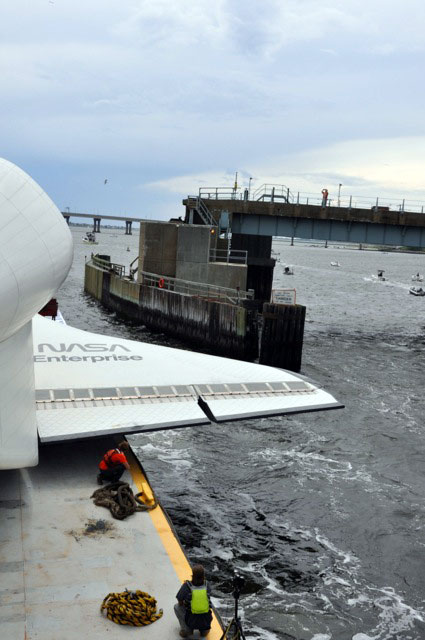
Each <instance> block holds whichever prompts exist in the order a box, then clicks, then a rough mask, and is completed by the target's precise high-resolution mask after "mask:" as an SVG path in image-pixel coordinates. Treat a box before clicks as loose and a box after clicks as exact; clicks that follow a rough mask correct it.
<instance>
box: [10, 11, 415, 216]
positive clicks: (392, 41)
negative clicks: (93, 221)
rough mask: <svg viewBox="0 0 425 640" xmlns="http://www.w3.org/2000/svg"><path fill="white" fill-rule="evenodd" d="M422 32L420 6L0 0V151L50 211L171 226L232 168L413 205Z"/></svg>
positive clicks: (229, 180)
mask: <svg viewBox="0 0 425 640" xmlns="http://www.w3.org/2000/svg"><path fill="white" fill-rule="evenodd" d="M424 25H425V3H424V2H423V0H367V1H366V0H322V1H321V2H319V0H243V1H242V0H216V1H214V0H84V1H82V0H13V2H9V3H6V2H5V1H4V0H3V2H2V11H1V21H0V33H1V39H0V42H1V57H0V65H1V69H0V73H1V79H2V81H1V84H0V92H1V100H0V126H1V144H2V150H1V154H0V155H2V156H3V157H5V158H7V159H9V160H11V161H12V162H15V163H16V164H18V165H19V166H21V167H22V168H23V169H24V170H26V171H27V172H28V173H30V174H31V175H32V176H33V177H34V178H35V179H36V180H37V181H38V182H39V183H40V184H41V185H42V186H43V187H44V188H45V189H46V191H47V192H48V194H49V195H50V196H51V197H52V198H53V200H54V201H55V202H56V204H57V205H58V206H59V207H60V208H61V209H62V210H63V209H65V207H70V208H71V210H75V211H81V212H98V213H105V214H106V213H110V214H118V215H125V214H128V215H132V216H143V217H152V218H159V219H166V218H169V217H170V216H176V215H180V214H182V213H183V207H182V206H181V204H180V203H181V199H182V198H183V197H185V196H186V195H187V194H188V193H197V191H198V188H199V187H200V186H216V185H219V186H221V185H229V186H232V185H233V181H234V174H235V172H236V171H238V174H239V184H241V185H247V184H248V180H249V177H252V178H253V181H252V186H253V188H254V189H255V188H257V187H259V186H260V185H261V184H263V183H276V184H285V185H287V186H288V187H290V188H291V190H292V191H294V192H297V191H301V192H311V193H314V194H316V193H319V192H320V190H321V189H322V188H323V187H327V188H328V190H329V192H330V196H331V197H332V196H335V194H336V192H337V190H338V184H339V183H342V188H341V189H342V193H343V194H349V193H352V194H357V195H361V194H365V195H371V196H388V197H391V198H396V197H397V196H400V197H401V198H403V197H404V198H408V199H415V200H423V201H424V203H425V183H424V177H425V153H424V152H425V131H424V127H425V124H424V122H425V113H424V91H425V89H424V73H423V68H424V48H425V37H424ZM105 180H107V183H106V184H105Z"/></svg>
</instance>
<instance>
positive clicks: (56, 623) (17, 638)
mask: <svg viewBox="0 0 425 640" xmlns="http://www.w3.org/2000/svg"><path fill="white" fill-rule="evenodd" d="M110 446H111V440H110V439H108V440H107V441H103V440H97V441H89V442H84V443H72V444H70V443H66V444H61V445H59V444H55V445H49V446H45V447H43V448H42V449H41V451H40V454H41V455H40V464H39V466H38V467H34V468H30V469H22V470H18V471H14V470H8V471H0V638H2V639H4V640H6V639H7V640H36V639H37V640H59V639H60V640H76V639H77V638H78V639H83V638H84V639H86V638H87V639H89V640H96V639H97V638H99V639H102V640H104V639H105V638H108V637H109V638H111V639H112V638H113V639H114V640H115V639H119V638H124V637H125V638H140V637H143V638H145V639H146V640H160V639H161V640H168V639H169V638H178V637H179V635H178V630H179V627H178V623H177V620H176V618H175V615H174V611H173V605H174V604H175V602H176V600H175V595H176V593H177V591H178V588H179V586H180V581H179V580H178V577H177V574H176V572H175V570H174V568H173V565H172V564H171V561H170V559H169V557H168V555H167V553H166V551H165V549H164V548H163V546H162V543H161V541H160V539H159V536H158V534H157V532H156V530H155V527H154V525H153V524H152V521H151V518H150V516H149V515H148V514H147V513H146V512H143V513H136V514H133V515H132V516H130V517H129V518H127V519H126V520H123V521H119V520H114V519H113V518H112V516H111V515H110V512H109V510H107V509H104V508H102V507H96V506H95V505H94V504H93V501H92V500H91V499H90V496H91V494H92V492H93V491H94V490H95V489H97V488H98V486H97V484H96V473H97V464H98V462H99V459H100V458H101V456H102V455H103V453H104V451H105V450H107V449H108V448H109V447H110ZM122 479H123V480H125V481H129V482H131V478H130V474H129V472H126V473H125V474H124V476H123V478H122ZM98 520H104V521H105V522H106V523H107V524H108V525H110V526H111V528H110V530H109V531H108V532H106V533H96V534H90V535H87V533H85V528H86V525H87V524H88V523H89V522H90V521H98ZM125 588H128V589H130V590H131V589H141V590H142V591H146V592H148V593H149V594H150V595H152V596H153V597H155V598H156V600H157V602H158V608H162V609H163V610H164V615H163V617H162V618H161V619H160V620H157V621H156V622H154V623H153V624H152V625H149V626H147V627H143V628H138V627H127V626H119V625H117V624H115V623H113V622H112V621H110V620H108V619H107V618H106V617H102V616H101V614H100V605H101V603H102V600H103V598H104V597H105V596H106V595H107V594H108V593H110V592H119V591H124V590H125Z"/></svg>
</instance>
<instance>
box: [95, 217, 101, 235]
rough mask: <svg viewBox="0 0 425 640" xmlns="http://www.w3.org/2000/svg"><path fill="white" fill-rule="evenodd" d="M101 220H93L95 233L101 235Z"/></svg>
mask: <svg viewBox="0 0 425 640" xmlns="http://www.w3.org/2000/svg"><path fill="white" fill-rule="evenodd" d="M100 220H101V219H100V218H93V233H100Z"/></svg>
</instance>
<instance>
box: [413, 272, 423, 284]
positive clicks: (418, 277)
mask: <svg viewBox="0 0 425 640" xmlns="http://www.w3.org/2000/svg"><path fill="white" fill-rule="evenodd" d="M423 280H424V277H423V275H422V274H421V273H419V272H418V273H416V274H415V275H414V276H412V282H423Z"/></svg>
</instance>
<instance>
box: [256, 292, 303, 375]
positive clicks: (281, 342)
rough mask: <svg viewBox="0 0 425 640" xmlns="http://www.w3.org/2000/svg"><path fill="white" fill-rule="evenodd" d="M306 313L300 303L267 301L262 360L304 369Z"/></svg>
mask: <svg viewBox="0 0 425 640" xmlns="http://www.w3.org/2000/svg"><path fill="white" fill-rule="evenodd" d="M305 314H306V307H304V306H303V305H299V304H295V305H285V304H269V303H266V304H264V306H263V329H262V333H261V345H260V364H267V365H270V366H273V367H279V368H282V369H288V370H289V371H294V372H299V371H300V370H301V358H302V349H303V340H304V324H305Z"/></svg>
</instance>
